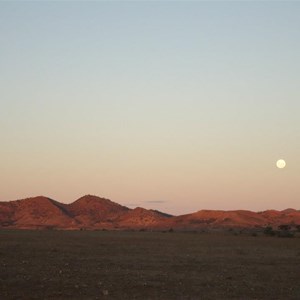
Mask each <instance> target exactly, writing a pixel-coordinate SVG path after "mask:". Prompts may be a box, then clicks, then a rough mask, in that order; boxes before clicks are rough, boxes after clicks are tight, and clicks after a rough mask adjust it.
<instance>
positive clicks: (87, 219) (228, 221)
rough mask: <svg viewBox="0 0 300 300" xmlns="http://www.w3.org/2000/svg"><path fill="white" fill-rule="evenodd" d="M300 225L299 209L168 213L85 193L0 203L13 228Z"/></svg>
mask: <svg viewBox="0 0 300 300" xmlns="http://www.w3.org/2000/svg"><path fill="white" fill-rule="evenodd" d="M281 224H290V225H300V211H298V210H295V209H291V208H289V209H285V210H283V211H277V210H266V211H263V212H252V211H247V210H233V211H222V210H199V211H197V212H195V213H191V214H186V215H181V216H171V215H168V214H166V213H162V212H160V211H157V210H148V209H145V208H142V207H137V208H135V209H130V208H128V207H126V206H122V205H120V204H118V203H115V202H113V201H111V200H108V199H105V198H100V197H97V196H92V195H86V196H83V197H81V198H79V199H78V200H76V201H74V202H73V203H70V204H63V203H60V202H58V201H55V200H53V199H50V198H47V197H44V196H38V197H33V198H27V199H23V200H16V201H9V202H0V228H16V229H69V230H72V229H74V230H78V229H90V230H93V229H151V230H156V229H162V230H165V229H170V228H173V229H178V230H201V229H205V228H209V229H218V228H262V227H265V226H279V225H281Z"/></svg>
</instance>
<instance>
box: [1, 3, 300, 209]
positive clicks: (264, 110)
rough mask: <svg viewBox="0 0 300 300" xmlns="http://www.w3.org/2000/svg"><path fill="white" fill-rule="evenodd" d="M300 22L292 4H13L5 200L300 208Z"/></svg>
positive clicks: (7, 42) (5, 62) (4, 109)
mask: <svg viewBox="0 0 300 300" xmlns="http://www.w3.org/2000/svg"><path fill="white" fill-rule="evenodd" d="M299 16H300V2H286V1H285V2H284V1H282V2H271V1H269V2H183V1H182V2H143V3H137V2H87V3H84V2H46V3H38V2H24V3H22V2H12V3H9V2H1V3H0V54H1V55H0V104H1V111H0V138H1V156H0V167H1V175H0V193H1V194H0V200H12V199H17V198H23V197H27V196H34V195H39V194H43V195H46V196H50V197H52V198H54V199H57V200H59V201H63V202H70V201H73V200H75V199H76V198H78V197H80V196H82V195H83V194H86V193H91V194H96V195H100V196H105V197H108V198H111V199H112V200H114V201H117V202H119V203H121V204H125V205H127V204H137V205H139V206H144V207H151V208H154V207H155V208H157V209H161V210H166V211H168V212H170V213H184V212H190V211H195V210H199V209H202V208H214V209H217V208H219V209H240V208H245V209H253V210H261V209H266V208H278V209H281V208H286V207H290V206H292V207H295V208H299V209H300V207H299V194H300V187H299V184H298V183H299V179H300V175H299V172H300V165H299V164H300V158H299V153H300V151H299V150H300V145H299V141H300V118H299V111H300V102H299V100H300V97H299V96H300V92H299V82H300V71H299V70H300V58H299V53H300V18H299ZM279 158H284V159H286V161H287V168H286V169H284V170H281V171H279V170H277V169H276V167H275V162H276V160H277V159H279ZM151 201H164V202H162V203H152V202H151Z"/></svg>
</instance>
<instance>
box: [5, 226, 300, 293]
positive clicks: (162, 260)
mask: <svg viewBox="0 0 300 300" xmlns="http://www.w3.org/2000/svg"><path fill="white" fill-rule="evenodd" d="M0 270H1V272H0V298H1V299H300V276H299V275H300V238H299V237H298V236H296V237H294V238H280V237H277V236H266V235H264V234H257V235H256V234H255V235H252V234H249V233H242V232H238V231H225V230H224V231H222V232H217V231H216V232H199V231H198V232H177V231H171V232H169V231H157V232H152V231H108V230H96V231H60V230H4V229H3V230H1V231H0Z"/></svg>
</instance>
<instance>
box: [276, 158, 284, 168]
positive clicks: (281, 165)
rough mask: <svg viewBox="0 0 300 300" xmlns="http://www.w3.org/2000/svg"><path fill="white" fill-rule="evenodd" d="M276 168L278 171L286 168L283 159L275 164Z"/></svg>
mask: <svg viewBox="0 0 300 300" xmlns="http://www.w3.org/2000/svg"><path fill="white" fill-rule="evenodd" d="M276 166H277V168H279V169H283V168H284V167H285V166H286V162H285V161H284V160H283V159H279V160H277V162H276Z"/></svg>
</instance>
